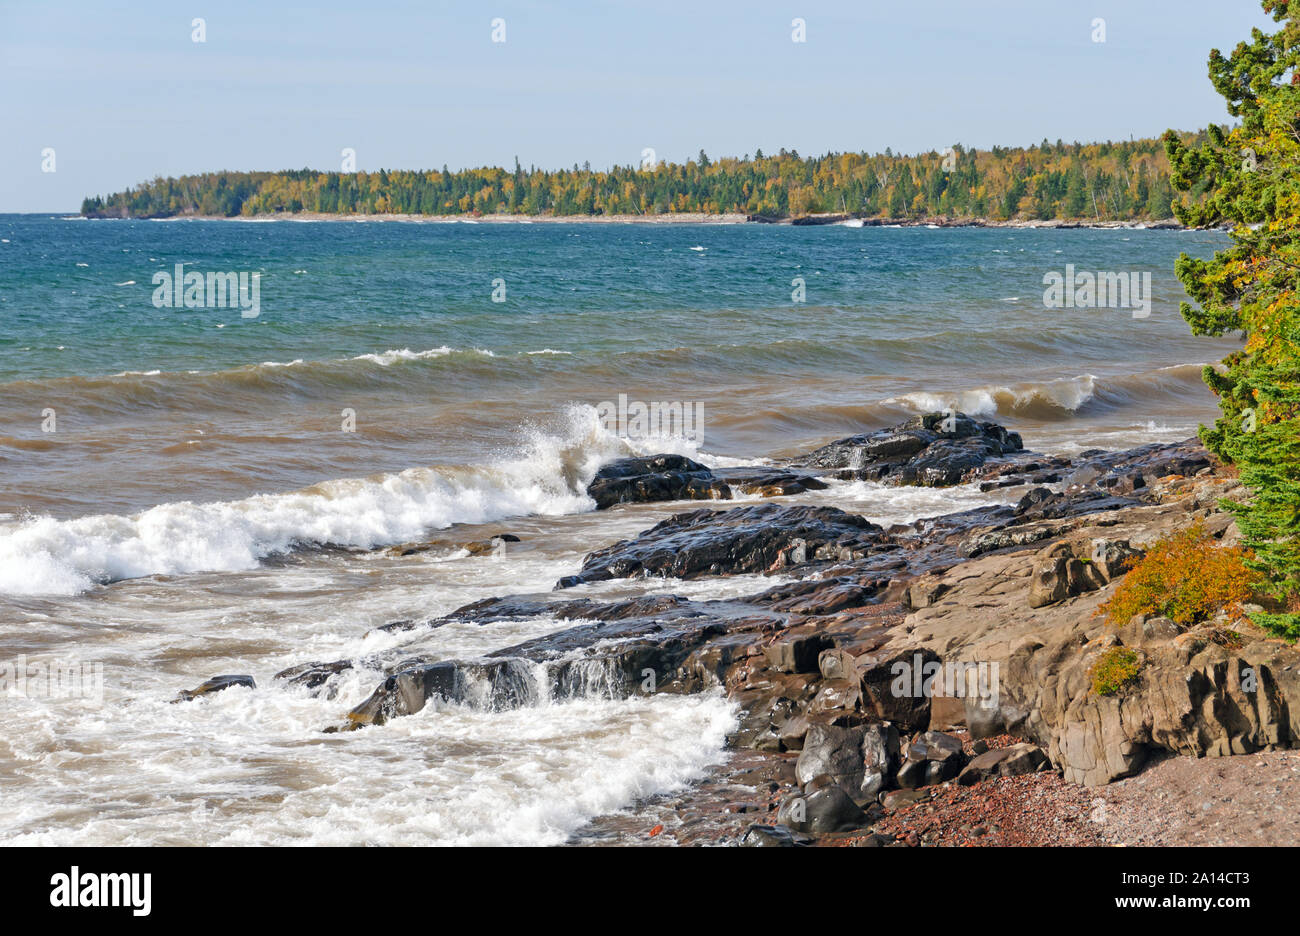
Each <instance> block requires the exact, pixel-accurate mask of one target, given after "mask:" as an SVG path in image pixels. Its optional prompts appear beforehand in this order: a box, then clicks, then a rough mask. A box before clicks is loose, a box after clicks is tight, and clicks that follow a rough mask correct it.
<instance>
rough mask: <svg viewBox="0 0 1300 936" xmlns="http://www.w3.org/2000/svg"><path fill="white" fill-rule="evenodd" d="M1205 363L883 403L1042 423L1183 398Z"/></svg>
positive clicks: (1198, 381)
mask: <svg viewBox="0 0 1300 936" xmlns="http://www.w3.org/2000/svg"><path fill="white" fill-rule="evenodd" d="M1203 367H1204V365H1203V364H1178V365H1175V366H1173V367H1165V368H1161V369H1159V370H1155V371H1147V372H1145V373H1140V374H1126V375H1120V376H1114V377H1097V376H1095V375H1093V374H1080V375H1078V376H1076V377H1068V378H1061V379H1058V380H1051V381H1047V382H1045V383H1032V382H1030V383H1021V384H1011V385H994V386H985V387H978V388H975V389H972V390H958V391H936V392H927V391H918V392H914V393H905V394H901V395H899V396H896V397H890V398H889V399H887V400H884V401H883V404H884V405H886V406H894V407H901V408H903V409H905V410H907V411H909V412H912V413H927V412H934V411H938V410H946V409H956V410H960V411H962V412H964V413H967V414H968V415H971V416H981V417H984V418H994V417H998V418H1019V419H1026V420H1035V421H1042V422H1051V421H1058V420H1065V419H1070V418H1072V417H1075V416H1078V415H1082V414H1083V413H1085V412H1086V413H1090V414H1091V413H1097V412H1104V411H1111V410H1117V409H1122V408H1124V407H1126V406H1130V405H1132V404H1134V403H1137V402H1139V401H1143V402H1150V401H1151V400H1153V399H1156V398H1160V397H1167V398H1169V399H1170V400H1185V399H1186V398H1187V395H1188V394H1189V393H1194V392H1196V391H1197V390H1203V389H1204V386H1203V384H1202V382H1201V370H1202V368H1203Z"/></svg>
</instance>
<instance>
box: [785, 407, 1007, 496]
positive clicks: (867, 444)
mask: <svg viewBox="0 0 1300 936" xmlns="http://www.w3.org/2000/svg"><path fill="white" fill-rule="evenodd" d="M1023 447H1024V446H1023V444H1022V443H1021V440H1020V436H1019V435H1017V434H1016V433H1014V432H1007V430H1006V429H1004V428H1003V427H1002V426H999V425H998V424H997V423H991V422H977V421H976V420H974V419H971V418H970V417H969V416H966V415H965V414H963V413H956V414H944V413H926V414H925V415H923V416H914V417H913V418H911V419H909V420H907V421H906V422H905V423H902V424H901V425H899V426H895V427H893V428H890V429H879V430H877V431H875V432H868V433H863V434H861V435H856V436H849V437H848V438H846V439H840V440H838V441H836V442H832V443H830V444H829V445H824V446H822V447H821V448H819V449H817V450H816V451H814V452H811V453H809V454H808V455H807V456H805V457H803V458H802V459H796V460H795V464H796V465H806V466H809V467H814V468H825V469H839V471H840V473H839V475H838V477H842V478H851V479H857V480H866V481H881V480H887V481H897V482H899V483H902V484H919V485H924V486H927V487H946V486H950V485H954V484H960V483H961V482H962V481H965V480H967V479H968V478H970V477H971V475H972V474H973V473H974V472H975V471H976V470H977V469H979V468H980V467H982V466H983V465H984V464H985V463H986V462H987V461H989V460H990V459H993V458H998V457H1001V456H1004V455H1007V454H1010V453H1013V452H1019V451H1021V450H1022V449H1023Z"/></svg>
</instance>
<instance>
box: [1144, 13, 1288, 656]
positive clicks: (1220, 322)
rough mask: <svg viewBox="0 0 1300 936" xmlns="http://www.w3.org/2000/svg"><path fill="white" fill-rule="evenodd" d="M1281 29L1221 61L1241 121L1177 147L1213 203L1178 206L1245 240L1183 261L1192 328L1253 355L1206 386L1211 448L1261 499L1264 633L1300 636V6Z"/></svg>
mask: <svg viewBox="0 0 1300 936" xmlns="http://www.w3.org/2000/svg"><path fill="white" fill-rule="evenodd" d="M1262 5H1263V7H1264V10H1265V11H1266V12H1268V13H1271V14H1272V16H1273V19H1274V21H1275V22H1277V23H1279V24H1281V28H1280V29H1279V31H1277V32H1276V33H1264V32H1263V31H1261V30H1259V29H1256V30H1253V31H1252V34H1251V38H1250V41H1249V42H1242V43H1239V44H1238V45H1237V47H1236V48H1235V49H1234V50H1233V52H1232V54H1231V55H1229V56H1226V57H1225V56H1224V55H1223V54H1222V53H1221V52H1219V50H1218V49H1215V50H1213V51H1211V53H1210V60H1209V72H1210V80H1211V82H1212V83H1213V84H1214V87H1215V89H1216V90H1217V91H1218V92H1219V93H1220V94H1221V95H1222V96H1223V97H1224V99H1225V100H1226V101H1227V104H1228V113H1229V114H1231V115H1232V116H1233V117H1236V118H1238V119H1239V120H1240V124H1239V125H1238V126H1236V127H1235V128H1233V129H1227V128H1222V127H1216V126H1211V127H1210V128H1209V133H1208V140H1207V142H1205V143H1204V144H1202V145H1200V146H1198V147H1195V148H1193V147H1189V146H1187V145H1184V144H1183V143H1182V142H1181V141H1180V139H1179V137H1178V135H1177V134H1175V133H1174V132H1173V131H1172V130H1171V131H1169V132H1167V133H1166V134H1165V149H1166V152H1167V153H1168V154H1169V160H1170V165H1171V170H1172V171H1171V182H1172V184H1173V186H1174V187H1175V188H1176V189H1178V190H1179V191H1182V192H1198V191H1203V192H1205V193H1206V197H1205V198H1203V199H1201V200H1193V201H1184V202H1182V203H1176V204H1175V205H1174V212H1175V215H1176V216H1177V218H1178V220H1179V221H1181V222H1182V223H1183V224H1185V225H1189V226H1197V227H1210V226H1220V225H1228V226H1230V227H1231V237H1232V246H1231V247H1229V248H1228V249H1227V250H1224V251H1220V252H1218V253H1216V254H1215V255H1214V258H1213V259H1212V260H1200V259H1197V258H1195V257H1191V256H1188V255H1187V254H1183V255H1182V256H1180V257H1179V259H1178V261H1177V264H1176V266H1175V271H1176V273H1177V275H1178V278H1179V279H1180V280H1181V281H1182V283H1183V286H1184V288H1185V289H1186V290H1187V294H1188V295H1189V296H1190V297H1191V298H1192V299H1193V300H1195V302H1196V306H1193V305H1192V304H1190V303H1188V302H1183V303H1182V304H1181V306H1180V311H1181V312H1182V315H1183V318H1184V319H1186V321H1187V322H1188V324H1189V325H1191V327H1192V332H1193V333H1194V334H1198V335H1214V336H1218V335H1224V334H1226V333H1229V332H1239V333H1240V334H1241V336H1242V338H1243V346H1242V349H1241V350H1240V351H1239V352H1235V353H1233V354H1231V355H1229V356H1228V357H1227V358H1226V359H1225V360H1224V361H1223V363H1222V365H1221V366H1220V367H1217V368H1216V367H1207V368H1206V369H1205V373H1204V377H1205V382H1206V383H1207V384H1208V385H1209V387H1210V389H1211V390H1213V391H1214V393H1215V395H1216V396H1217V397H1218V398H1219V407H1220V409H1221V411H1222V413H1223V415H1222V416H1221V417H1220V418H1219V419H1218V420H1217V421H1216V422H1215V425H1214V427H1213V428H1209V427H1202V429H1201V438H1202V439H1203V440H1204V442H1205V444H1206V445H1207V447H1208V448H1209V449H1210V450H1211V451H1212V452H1214V453H1215V454H1216V455H1218V456H1219V457H1220V458H1222V459H1223V460H1224V461H1226V462H1229V463H1232V464H1235V465H1236V466H1237V467H1238V469H1239V471H1240V475H1241V479H1242V481H1243V483H1244V484H1245V485H1246V486H1247V488H1248V489H1249V491H1250V493H1251V495H1252V496H1251V498H1250V500H1249V501H1248V502H1246V503H1244V504H1234V503H1228V504H1226V505H1225V506H1227V507H1228V508H1229V509H1231V510H1232V511H1233V512H1234V513H1236V515H1237V520H1238V525H1239V527H1240V529H1241V533H1242V537H1243V540H1244V541H1245V543H1246V545H1247V546H1249V547H1250V548H1251V549H1252V550H1253V551H1254V553H1255V559H1254V565H1255V567H1256V568H1257V569H1258V570H1259V571H1261V572H1263V573H1265V575H1266V576H1267V579H1268V583H1269V590H1270V591H1271V593H1272V595H1273V597H1275V598H1276V599H1278V600H1279V601H1280V602H1282V603H1283V604H1282V608H1283V610H1282V612H1281V613H1268V614H1260V615H1256V617H1255V620H1256V621H1257V623H1260V624H1262V625H1263V626H1265V627H1267V628H1269V629H1270V630H1272V631H1274V632H1276V633H1279V634H1282V635H1284V636H1287V637H1292V638H1294V637H1297V636H1300V614H1298V613H1296V612H1297V611H1300V600H1297V596H1300V421H1298V419H1300V305H1298V298H1297V290H1298V288H1300V75H1297V72H1296V66H1297V64H1298V63H1300V2H1297V0H1263V3H1262Z"/></svg>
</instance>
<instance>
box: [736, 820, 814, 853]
mask: <svg viewBox="0 0 1300 936" xmlns="http://www.w3.org/2000/svg"><path fill="white" fill-rule="evenodd" d="M740 844H741V846H742V847H744V848H795V847H798V846H803V845H809V844H811V842H810V840H809V839H808V838H806V837H805V836H797V837H796V836H795V835H794V834H793V833H792V832H791V831H790V830H789V829H788V828H786V827H785V826H782V825H777V826H771V825H760V824H758V823H755V824H754V825H752V826H750V827H749V828H748V829H746V830H745V834H744V835H742V836H741V837H740Z"/></svg>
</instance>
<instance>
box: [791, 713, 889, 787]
mask: <svg viewBox="0 0 1300 936" xmlns="http://www.w3.org/2000/svg"><path fill="white" fill-rule="evenodd" d="M897 768H898V731H897V729H895V728H894V726H893V725H863V726H859V727H852V728H841V727H837V726H835V725H827V724H820V723H814V724H813V725H812V726H811V727H810V728H809V729H808V733H807V735H806V736H805V737H804V743H803V750H802V751H801V752H800V754H799V760H798V761H797V762H796V764H795V778H796V779H797V780H798V781H799V782H800V783H801V784H807V783H809V782H810V781H812V780H813V779H814V778H816V777H820V776H822V775H823V774H824V775H826V776H828V777H830V779H831V780H833V781H834V782H835V783H836V784H838V785H839V786H840V787H842V788H843V789H844V791H845V792H846V793H848V794H849V795H850V796H851V797H852V798H854V799H855V800H873V799H875V798H876V794H877V793H879V792H880V790H881V789H883V788H884V787H885V785H886V784H887V783H888V781H889V778H890V777H892V776H893V774H894V772H895V771H896V770H897Z"/></svg>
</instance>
